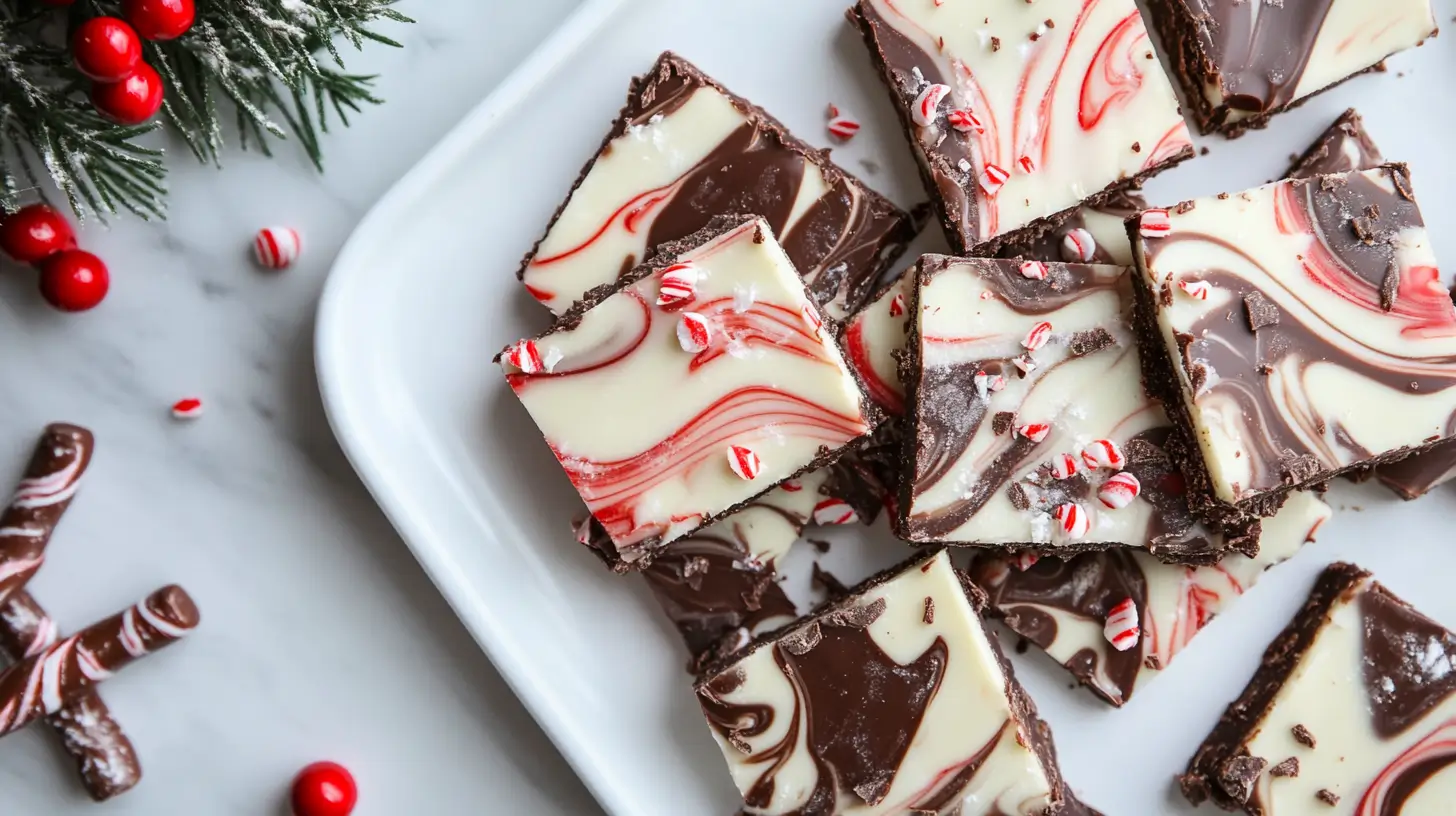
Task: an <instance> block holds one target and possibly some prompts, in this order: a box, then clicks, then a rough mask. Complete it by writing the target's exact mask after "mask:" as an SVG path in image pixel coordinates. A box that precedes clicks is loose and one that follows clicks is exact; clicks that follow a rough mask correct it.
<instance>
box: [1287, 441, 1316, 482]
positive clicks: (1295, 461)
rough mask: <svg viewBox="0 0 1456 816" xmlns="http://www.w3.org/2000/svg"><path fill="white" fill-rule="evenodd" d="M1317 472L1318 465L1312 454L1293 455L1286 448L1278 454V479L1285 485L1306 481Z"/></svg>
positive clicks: (1292, 452) (1293, 453)
mask: <svg viewBox="0 0 1456 816" xmlns="http://www.w3.org/2000/svg"><path fill="white" fill-rule="evenodd" d="M1319 472H1320V463H1319V460H1318V459H1316V458H1314V455H1313V454H1309V453H1295V452H1294V451H1292V450H1290V449H1288V448H1285V449H1284V452H1283V453H1281V454H1279V478H1280V479H1282V480H1283V481H1284V483H1285V484H1287V485H1295V484H1299V483H1300V482H1304V481H1307V480H1309V479H1311V478H1313V477H1314V475H1315V474H1317V473H1319Z"/></svg>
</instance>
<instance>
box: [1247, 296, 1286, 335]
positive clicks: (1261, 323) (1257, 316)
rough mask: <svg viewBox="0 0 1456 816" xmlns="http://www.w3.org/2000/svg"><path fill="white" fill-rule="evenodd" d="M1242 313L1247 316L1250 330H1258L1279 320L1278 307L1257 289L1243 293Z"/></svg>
mask: <svg viewBox="0 0 1456 816" xmlns="http://www.w3.org/2000/svg"><path fill="white" fill-rule="evenodd" d="M1244 314H1245V315H1246V316H1247V317H1248V318H1249V330H1250V331H1258V330H1259V329H1262V328H1264V327H1265V326H1273V325H1275V324H1277V323H1278V322H1279V307H1278V306H1275V305H1274V302H1273V301H1271V300H1269V298H1267V297H1265V296H1264V293H1263V292H1260V291H1259V290H1257V289H1255V290H1254V291H1252V292H1249V293H1248V294H1246V295H1244Z"/></svg>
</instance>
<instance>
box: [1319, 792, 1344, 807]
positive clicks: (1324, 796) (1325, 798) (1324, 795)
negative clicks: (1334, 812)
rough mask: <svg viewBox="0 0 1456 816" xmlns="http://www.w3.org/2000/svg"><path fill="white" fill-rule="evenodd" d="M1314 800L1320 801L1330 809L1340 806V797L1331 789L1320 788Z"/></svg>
mask: <svg viewBox="0 0 1456 816" xmlns="http://www.w3.org/2000/svg"><path fill="white" fill-rule="evenodd" d="M1314 798H1316V799H1318V800H1320V801H1321V802H1324V803H1325V804H1327V805H1329V806H1330V807H1334V806H1335V805H1338V804H1339V803H1340V795H1339V794H1337V793H1335V792H1334V791H1332V790H1330V789H1329V788H1320V789H1319V790H1318V791H1317V792H1315V795H1314Z"/></svg>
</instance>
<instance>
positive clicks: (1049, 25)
mask: <svg viewBox="0 0 1456 816" xmlns="http://www.w3.org/2000/svg"><path fill="white" fill-rule="evenodd" d="M1043 22H1045V23H1046V27H1047V28H1056V27H1057V24H1056V23H1055V22H1052V19H1051V18H1050V17H1048V18H1047V19H1046V20H1044V21H1043Z"/></svg>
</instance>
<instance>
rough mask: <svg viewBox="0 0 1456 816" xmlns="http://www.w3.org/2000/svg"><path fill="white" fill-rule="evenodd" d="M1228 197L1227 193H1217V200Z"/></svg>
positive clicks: (1225, 199) (1226, 199) (1223, 199)
mask: <svg viewBox="0 0 1456 816" xmlns="http://www.w3.org/2000/svg"><path fill="white" fill-rule="evenodd" d="M1228 197H1229V194H1228V193H1219V194H1218V200H1219V201H1228Z"/></svg>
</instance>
